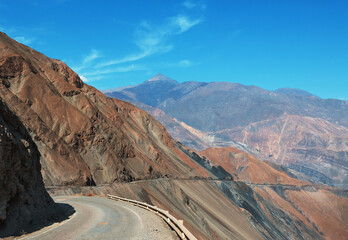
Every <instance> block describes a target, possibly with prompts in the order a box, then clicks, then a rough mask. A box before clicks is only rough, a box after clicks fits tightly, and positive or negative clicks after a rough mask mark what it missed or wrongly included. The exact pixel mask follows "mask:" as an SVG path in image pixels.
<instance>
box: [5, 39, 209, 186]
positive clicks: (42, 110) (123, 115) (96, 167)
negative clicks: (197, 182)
mask: <svg viewBox="0 0 348 240" xmlns="http://www.w3.org/2000/svg"><path fill="white" fill-rule="evenodd" d="M0 56H1V58H0V79H1V84H0V97H1V98H2V99H3V101H4V102H6V104H7V105H8V106H9V107H10V108H11V110H12V111H13V112H14V113H15V114H16V115H17V116H18V117H19V119H20V120H21V121H22V122H23V124H24V126H25V127H26V128H27V130H28V132H29V133H30V135H31V137H32V139H33V140H34V142H35V143H36V144H37V146H38V149H39V151H40V153H41V160H40V161H41V164H42V175H43V178H44V181H45V183H46V185H95V184H104V183H112V182H114V181H132V180H137V179H148V178H157V177H164V176H168V177H170V176H175V177H185V178H188V177H193V176H200V177H214V175H212V174H211V173H210V172H209V171H208V170H205V168H202V167H201V166H200V165H199V164H197V163H196V162H195V161H193V160H192V159H190V158H189V157H188V156H187V155H186V154H185V153H184V152H183V151H182V150H180V149H179V148H178V146H177V143H176V141H174V140H173V139H172V137H171V136H170V135H169V134H168V133H167V132H166V130H165V128H164V127H163V126H162V125H161V124H160V123H159V122H157V121H156V120H155V119H154V118H153V117H152V116H150V115H149V114H147V113H146V112H144V111H142V110H140V109H138V108H136V107H134V106H133V105H131V104H129V103H126V102H123V101H120V100H117V99H111V98H108V97H106V96H105V95H104V94H102V93H101V92H99V91H98V90H96V89H95V88H93V87H91V86H88V85H87V84H84V83H83V82H82V81H81V79H80V78H79V76H78V75H77V74H76V73H74V72H73V71H72V70H71V69H70V68H69V67H68V66H67V65H66V64H64V63H63V62H61V61H59V60H54V59H50V58H48V57H46V56H44V55H42V54H41V53H39V52H36V51H35V50H33V49H30V48H29V47H26V46H24V45H22V44H20V43H18V42H16V41H14V40H12V39H11V38H9V37H8V36H6V35H5V34H4V33H0Z"/></svg>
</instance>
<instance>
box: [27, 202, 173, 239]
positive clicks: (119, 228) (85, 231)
mask: <svg viewBox="0 0 348 240" xmlns="http://www.w3.org/2000/svg"><path fill="white" fill-rule="evenodd" d="M54 200H55V201H56V202H58V203H66V204H69V205H71V206H73V207H74V209H75V210H76V212H75V213H74V215H72V216H71V218H70V219H68V220H65V221H63V222H62V223H59V224H53V225H51V226H49V227H47V228H44V229H42V230H40V231H37V232H34V233H31V234H29V235H27V236H25V237H23V238H20V239H22V240H24V239H40V240H41V239H44V240H45V239H47V240H48V239H50V240H51V239H62V240H63V239H64V240H65V239H121V240H122V239H125V240H126V239H127V240H128V239H134V240H138V239H139V240H140V239H169V240H170V239H176V240H177V239H178V237H177V235H176V234H175V232H173V231H172V230H171V229H170V228H169V227H168V225H167V224H166V223H165V222H164V221H163V220H162V219H161V218H160V217H159V216H157V215H155V214H154V213H152V212H149V211H147V210H145V209H142V208H139V207H136V206H133V205H131V204H128V203H124V202H119V201H114V200H110V199H108V198H105V197H82V196H78V197H76V196H74V197H72V196H68V197H55V198H54Z"/></svg>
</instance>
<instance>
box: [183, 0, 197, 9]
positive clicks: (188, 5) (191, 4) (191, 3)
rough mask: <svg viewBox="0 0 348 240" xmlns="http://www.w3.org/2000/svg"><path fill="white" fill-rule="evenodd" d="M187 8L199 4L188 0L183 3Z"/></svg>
mask: <svg viewBox="0 0 348 240" xmlns="http://www.w3.org/2000/svg"><path fill="white" fill-rule="evenodd" d="M182 4H183V5H184V6H185V7H186V8H194V7H196V6H197V4H195V3H193V2H191V1H189V0H187V1H185V2H183V3H182Z"/></svg>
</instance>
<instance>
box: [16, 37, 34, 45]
mask: <svg viewBox="0 0 348 240" xmlns="http://www.w3.org/2000/svg"><path fill="white" fill-rule="evenodd" d="M14 39H15V40H16V41H17V42H20V43H22V44H25V45H28V44H30V43H32V42H34V40H35V39H34V38H27V37H23V36H17V37H14Z"/></svg>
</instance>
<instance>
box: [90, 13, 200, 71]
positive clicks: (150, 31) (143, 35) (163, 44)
mask: <svg viewBox="0 0 348 240" xmlns="http://www.w3.org/2000/svg"><path fill="white" fill-rule="evenodd" d="M200 22H202V20H201V19H194V20H191V19H189V18H188V17H186V16H183V15H178V16H175V17H172V18H169V19H167V20H166V21H165V23H164V24H162V25H159V26H153V25H151V24H149V23H148V22H146V21H142V22H141V23H140V24H139V26H138V28H137V29H136V31H135V36H136V37H135V44H136V45H137V47H138V48H139V50H140V52H138V53H133V54H130V55H127V56H125V57H123V58H120V59H115V60H110V61H107V62H102V63H99V64H97V65H96V67H97V68H101V67H107V66H111V65H116V64H120V63H125V62H132V61H136V60H140V59H142V58H145V57H148V56H151V55H154V54H163V53H167V52H169V51H171V50H172V49H173V48H174V46H173V44H170V43H169V39H170V37H172V36H174V35H178V34H182V33H184V32H186V31H188V30H189V29H190V28H192V27H193V26H195V25H197V24H199V23H200Z"/></svg>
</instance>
